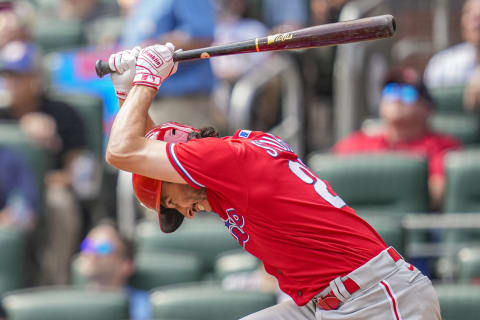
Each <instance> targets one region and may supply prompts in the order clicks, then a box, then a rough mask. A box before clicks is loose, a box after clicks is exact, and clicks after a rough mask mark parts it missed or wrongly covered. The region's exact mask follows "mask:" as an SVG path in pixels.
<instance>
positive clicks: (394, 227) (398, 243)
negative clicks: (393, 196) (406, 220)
mask: <svg viewBox="0 0 480 320" xmlns="http://www.w3.org/2000/svg"><path fill="white" fill-rule="evenodd" d="M361 216H362V218H363V219H365V220H366V221H367V222H368V223H369V224H370V225H371V226H372V227H373V228H374V229H375V231H377V233H378V234H379V235H380V236H381V237H382V239H383V241H385V243H386V244H387V246H392V247H394V248H395V249H396V250H397V251H398V252H400V253H401V254H403V253H404V249H405V248H404V244H403V241H404V240H403V230H402V223H401V219H399V218H398V217H391V216H389V213H388V212H385V213H383V214H379V213H377V214H368V213H365V212H363V213H362V215H361Z"/></svg>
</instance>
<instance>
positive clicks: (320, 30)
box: [259, 15, 397, 51]
mask: <svg viewBox="0 0 480 320" xmlns="http://www.w3.org/2000/svg"><path fill="white" fill-rule="evenodd" d="M396 27H397V25H396V22H395V18H394V17H393V16H391V15H383V16H377V17H371V18H364V19H358V20H352V21H345V22H337V23H331V24H324V25H319V26H314V27H310V28H305V29H300V30H297V31H292V32H286V33H282V34H276V35H271V36H268V37H264V38H262V39H260V40H259V47H260V51H270V50H288V49H299V48H311V47H325V46H333V45H339V44H346V43H352V42H360V41H368V40H378V39H385V38H389V37H391V36H393V35H394V34H395V31H396Z"/></svg>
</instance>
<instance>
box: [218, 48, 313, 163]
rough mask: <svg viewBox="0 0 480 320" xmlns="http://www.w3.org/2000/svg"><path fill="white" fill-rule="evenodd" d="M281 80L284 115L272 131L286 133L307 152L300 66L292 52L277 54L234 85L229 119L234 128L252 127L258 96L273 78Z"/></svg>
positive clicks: (297, 148) (296, 147)
mask: <svg viewBox="0 0 480 320" xmlns="http://www.w3.org/2000/svg"><path fill="white" fill-rule="evenodd" d="M276 77H279V79H280V81H281V92H282V99H281V100H282V103H281V114H282V119H281V121H280V123H278V124H277V125H276V126H275V127H274V128H271V129H270V130H269V132H271V133H273V134H275V135H278V136H280V137H282V138H283V139H284V140H285V141H286V142H287V143H289V144H290V145H291V146H292V147H293V148H294V150H295V151H296V152H297V153H298V154H303V150H304V141H303V132H302V124H303V106H302V101H303V92H302V87H301V77H300V74H299V71H298V67H297V66H296V65H295V63H294V62H293V61H292V59H291V58H290V57H289V56H288V55H283V54H275V55H272V56H271V57H270V59H268V60H266V62H265V63H264V64H262V65H261V66H259V67H258V68H257V69H256V70H255V71H253V72H250V73H247V74H246V75H245V76H244V77H242V78H241V79H240V80H239V81H237V82H236V83H235V85H234V87H233V89H232V94H231V98H230V109H229V111H228V115H227V117H228V123H229V125H230V126H231V128H230V129H231V130H233V128H246V129H252V113H253V112H252V110H253V108H255V97H256V95H257V94H258V92H259V91H260V90H261V89H262V88H263V87H264V86H265V85H267V84H268V83H269V82H270V81H272V79H274V78H276Z"/></svg>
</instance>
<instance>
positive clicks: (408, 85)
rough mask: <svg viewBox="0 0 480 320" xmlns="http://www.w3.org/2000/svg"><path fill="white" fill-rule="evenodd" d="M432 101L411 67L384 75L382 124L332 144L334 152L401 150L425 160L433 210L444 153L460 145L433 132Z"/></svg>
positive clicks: (441, 187) (442, 179) (439, 193)
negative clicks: (431, 120)
mask: <svg viewBox="0 0 480 320" xmlns="http://www.w3.org/2000/svg"><path fill="white" fill-rule="evenodd" d="M433 107H434V105H433V100H432V98H431V96H430V94H429V92H428V90H427V88H426V86H425V85H424V83H423V82H422V80H421V77H420V76H419V75H418V73H417V72H416V71H415V70H414V69H411V68H402V69H397V70H393V71H392V72H390V74H389V75H388V76H387V79H386V81H385V86H384V89H383V91H382V99H381V102H380V117H381V119H382V121H383V126H382V128H381V130H380V131H379V132H378V133H375V134H369V133H367V132H363V131H359V132H354V133H353V134H352V135H351V136H349V137H347V138H345V139H343V140H341V141H339V142H338V143H337V144H336V145H335V146H334V147H333V152H335V153H336V154H352V153H361V152H381V151H400V152H401V151H404V152H407V153H412V154H416V155H422V156H425V157H427V159H428V167H429V190H430V197H431V203H432V208H433V209H439V208H440V207H441V204H442V198H443V194H444V190H445V169H444V164H443V158H444V156H445V154H446V153H447V152H448V151H450V150H454V149H458V148H460V147H461V144H460V142H459V141H457V140H456V139H455V138H453V137H451V136H449V135H445V134H440V133H436V132H433V131H432V130H431V128H430V125H429V121H428V120H429V117H430V114H431V112H432V109H433Z"/></svg>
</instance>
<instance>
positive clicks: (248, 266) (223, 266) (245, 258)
mask: <svg viewBox="0 0 480 320" xmlns="http://www.w3.org/2000/svg"><path fill="white" fill-rule="evenodd" d="M260 264H261V261H260V260H258V259H257V258H255V257H254V256H252V255H251V254H249V253H248V252H246V251H245V250H242V249H237V250H231V251H226V252H222V253H220V254H219V255H218V256H217V258H216V260H215V277H216V278H217V279H223V278H225V277H226V276H229V275H231V274H234V273H239V272H250V271H255V270H256V269H257V268H258V267H259V266H260Z"/></svg>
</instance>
